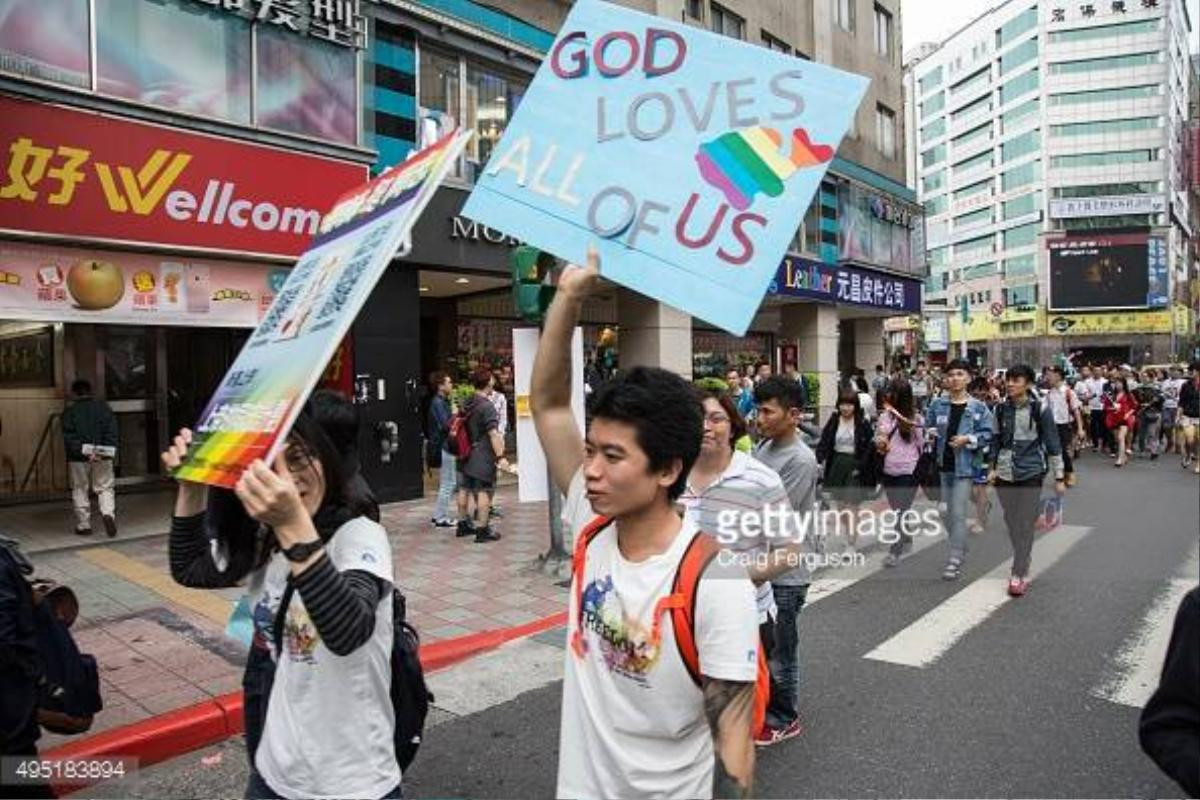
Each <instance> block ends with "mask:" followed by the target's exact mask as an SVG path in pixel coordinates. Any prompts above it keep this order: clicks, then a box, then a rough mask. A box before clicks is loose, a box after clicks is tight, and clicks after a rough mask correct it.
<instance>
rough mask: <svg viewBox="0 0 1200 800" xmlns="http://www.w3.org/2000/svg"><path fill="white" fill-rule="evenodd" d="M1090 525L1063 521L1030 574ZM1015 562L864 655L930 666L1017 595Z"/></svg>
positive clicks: (1042, 542) (1040, 546) (1043, 540)
mask: <svg viewBox="0 0 1200 800" xmlns="http://www.w3.org/2000/svg"><path fill="white" fill-rule="evenodd" d="M1090 530H1091V528H1085V527H1080V526H1078V525H1063V526H1062V527H1061V528H1059V529H1058V530H1056V531H1054V532H1052V533H1050V534H1048V535H1046V536H1044V537H1040V538H1039V539H1038V540H1037V548H1036V550H1035V552H1034V562H1033V563H1034V566H1033V569H1032V570H1031V572H1030V578H1032V579H1036V578H1037V576H1038V574H1039V573H1041V572H1043V571H1044V570H1046V569H1049V568H1050V567H1052V566H1054V564H1055V563H1056V562H1057V561H1058V560H1059V559H1060V558H1062V557H1063V555H1064V554H1066V552H1067V551H1068V550H1070V549H1071V548H1072V547H1074V546H1075V545H1076V544H1077V543H1078V542H1079V541H1080V540H1081V539H1082V538H1083V537H1084V536H1086V535H1087V533H1088V531H1090ZM1009 570H1010V563H1009V561H1008V560H1007V559H1006V560H1005V561H1004V562H1003V563H1001V564H1000V565H999V566H997V567H996V568H995V569H993V570H991V571H990V572H988V573H987V574H986V575H984V576H983V577H981V578H979V579H978V580H975V581H973V582H972V583H970V584H968V585H967V586H966V587H964V588H963V590H962V591H960V592H958V593H956V594H954V595H951V596H950V597H948V598H947V599H946V600H944V601H942V602H941V603H940V604H939V605H937V606H935V607H934V608H933V609H931V610H930V611H929V612H928V613H927V614H925V615H924V616H923V617H921V618H920V619H918V620H917V621H916V622H914V623H913V624H911V625H909V626H908V627H907V628H905V629H904V630H902V631H900V632H899V633H897V634H896V635H895V636H893V637H892V638H890V639H888V640H887V641H886V642H884V643H883V644H881V645H879V646H878V647H876V648H875V649H874V650H872V651H871V652H869V653H867V654H866V655H865V656H863V657H864V658H869V659H872V660H874V661H887V662H890V663H892V664H901V665H904V666H909V667H928V666H930V665H931V664H933V663H934V662H936V661H937V660H938V659H939V658H941V657H942V655H943V654H944V653H945V652H946V651H947V650H949V649H950V648H951V647H953V646H954V644H955V643H956V642H957V641H958V640H959V639H961V638H962V637H963V636H965V635H966V634H967V633H969V632H970V631H971V630H972V629H974V628H975V627H976V626H978V625H979V624H980V623H982V622H983V621H984V620H986V619H987V618H988V617H989V616H991V615H992V614H993V613H994V612H995V611H996V609H998V608H1000V607H1002V606H1003V605H1004V604H1005V603H1008V602H1009V601H1010V600H1012V599H1013V598H1010V597H1009V596H1008V593H1007V591H1006V588H1007V585H1008V577H1009Z"/></svg>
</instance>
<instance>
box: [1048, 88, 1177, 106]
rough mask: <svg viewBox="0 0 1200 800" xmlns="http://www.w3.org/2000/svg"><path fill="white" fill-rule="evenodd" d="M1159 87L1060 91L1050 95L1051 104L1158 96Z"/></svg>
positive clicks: (1100, 101) (1062, 104)
mask: <svg viewBox="0 0 1200 800" xmlns="http://www.w3.org/2000/svg"><path fill="white" fill-rule="evenodd" d="M1158 95H1159V87H1158V86H1154V85H1146V86H1123V87H1121V88H1119V89H1093V90H1091V91H1086V92H1059V93H1057V94H1052V95H1050V105H1052V106H1064V105H1078V104H1079V103H1105V102H1108V101H1110V100H1140V99H1144V98H1150V97H1158Z"/></svg>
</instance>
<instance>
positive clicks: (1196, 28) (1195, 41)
mask: <svg viewBox="0 0 1200 800" xmlns="http://www.w3.org/2000/svg"><path fill="white" fill-rule="evenodd" d="M1002 2H1003V0H953V1H952V2H947V0H902V3H903V5H902V6H901V9H900V11H901V14H902V20H903V25H902V28H903V34H904V52H906V53H907V52H908V51H910V50H912V49H913V48H915V47H916V46H917V45H919V44H921V43H922V42H940V41H942V40H943V39H945V38H946V37H947V36H949V35H950V34H951V33H954V31H956V30H958V29H959V28H961V27H962V26H963V25H966V24H967V23H968V22H970V21H971V20H973V19H975V18H976V17H978V16H979V15H980V14H982V13H983V12H985V11H987V10H988V9H989V8H993V7H995V6H998V5H1000V4H1001V3H1002ZM1187 7H1188V15H1189V16H1190V17H1191V20H1192V52H1198V51H1200V0H1187Z"/></svg>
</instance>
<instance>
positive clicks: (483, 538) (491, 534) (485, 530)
mask: <svg viewBox="0 0 1200 800" xmlns="http://www.w3.org/2000/svg"><path fill="white" fill-rule="evenodd" d="M498 541H500V531H497V530H493V529H492V526H491V525H485V526H484V527H482V528H480V529H479V530H477V531H475V543H476V544H479V543H480V542H498Z"/></svg>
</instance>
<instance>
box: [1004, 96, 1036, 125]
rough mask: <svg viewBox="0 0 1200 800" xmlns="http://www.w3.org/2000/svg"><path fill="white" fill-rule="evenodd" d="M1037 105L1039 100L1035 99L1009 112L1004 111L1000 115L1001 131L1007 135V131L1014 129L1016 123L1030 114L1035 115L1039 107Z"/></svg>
mask: <svg viewBox="0 0 1200 800" xmlns="http://www.w3.org/2000/svg"><path fill="white" fill-rule="evenodd" d="M1039 104H1040V101H1039V99H1038V98H1036V97H1035V98H1033V99H1032V100H1030V101H1029V102H1026V103H1021V105H1019V106H1017V107H1016V108H1014V109H1012V110H1011V111H1005V112H1004V113H1003V114H1001V115H1000V129H1001V131H1002V132H1004V133H1008V130H1009V129H1010V128H1013V127H1015V126H1016V124H1017V123H1018V122H1020V121H1021V120H1024V119H1026V118H1027V117H1029V115H1030V114H1036V113H1037V112H1038V108H1039V107H1040V106H1039Z"/></svg>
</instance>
